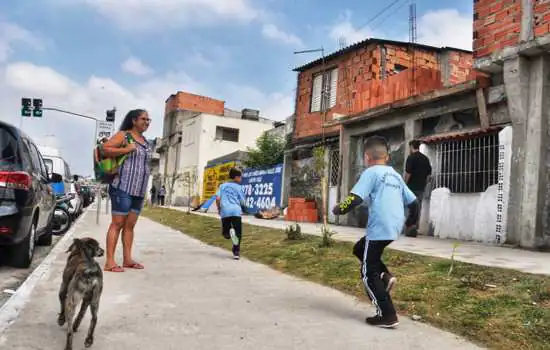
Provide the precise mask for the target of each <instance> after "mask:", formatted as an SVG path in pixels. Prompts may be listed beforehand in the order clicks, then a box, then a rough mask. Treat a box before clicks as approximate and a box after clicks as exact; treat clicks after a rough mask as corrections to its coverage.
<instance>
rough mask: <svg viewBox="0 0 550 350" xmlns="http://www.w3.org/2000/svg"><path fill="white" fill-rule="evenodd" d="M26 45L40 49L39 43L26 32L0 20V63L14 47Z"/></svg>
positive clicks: (33, 36) (32, 35) (31, 34)
mask: <svg viewBox="0 0 550 350" xmlns="http://www.w3.org/2000/svg"><path fill="white" fill-rule="evenodd" d="M19 44H21V45H28V46H30V47H32V48H34V49H42V48H43V46H42V44H41V41H40V40H39V39H38V38H37V37H36V36H35V35H34V34H33V33H31V32H29V31H28V30H26V29H24V28H21V27H20V26H18V25H16V24H13V23H10V22H5V21H2V20H0V62H4V61H6V60H7V59H8V57H9V56H10V55H11V54H12V53H13V47H14V46H15V45H19Z"/></svg>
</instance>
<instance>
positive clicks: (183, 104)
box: [165, 91, 225, 115]
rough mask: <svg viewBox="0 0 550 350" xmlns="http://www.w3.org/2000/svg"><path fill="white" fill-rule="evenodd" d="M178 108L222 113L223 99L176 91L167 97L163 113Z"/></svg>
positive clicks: (216, 113)
mask: <svg viewBox="0 0 550 350" xmlns="http://www.w3.org/2000/svg"><path fill="white" fill-rule="evenodd" d="M178 109H183V110H188V111H193V112H202V113H210V114H215V115H223V114H224V109H225V101H221V100H216V99H214V98H211V97H206V96H201V95H195V94H191V93H188V92H183V91H178V92H177V93H176V94H174V95H171V96H170V97H168V99H167V100H166V103H165V113H167V114H168V113H170V112H172V111H176V110H178Z"/></svg>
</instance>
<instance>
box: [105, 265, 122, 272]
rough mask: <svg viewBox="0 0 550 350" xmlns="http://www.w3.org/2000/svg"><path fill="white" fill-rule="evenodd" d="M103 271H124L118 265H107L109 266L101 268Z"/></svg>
mask: <svg viewBox="0 0 550 350" xmlns="http://www.w3.org/2000/svg"><path fill="white" fill-rule="evenodd" d="M103 270H104V271H107V272H124V268H122V267H120V266H116V265H115V266H113V267H109V268H107V267H106V268H104V269H103Z"/></svg>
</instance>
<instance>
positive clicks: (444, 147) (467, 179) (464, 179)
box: [433, 133, 499, 193]
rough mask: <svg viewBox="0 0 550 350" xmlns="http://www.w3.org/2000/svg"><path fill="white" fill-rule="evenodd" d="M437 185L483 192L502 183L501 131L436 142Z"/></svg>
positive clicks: (451, 188) (435, 182)
mask: <svg viewBox="0 0 550 350" xmlns="http://www.w3.org/2000/svg"><path fill="white" fill-rule="evenodd" d="M435 152H436V161H435V164H434V166H433V181H434V182H433V184H434V188H438V187H446V188H449V189H450V191H451V192H453V193H479V192H484V191H485V190H486V189H487V188H488V187H489V186H492V185H494V184H496V183H498V163H499V143H498V133H491V134H486V135H482V136H476V137H472V138H469V139H460V140H449V141H444V142H441V143H437V144H435Z"/></svg>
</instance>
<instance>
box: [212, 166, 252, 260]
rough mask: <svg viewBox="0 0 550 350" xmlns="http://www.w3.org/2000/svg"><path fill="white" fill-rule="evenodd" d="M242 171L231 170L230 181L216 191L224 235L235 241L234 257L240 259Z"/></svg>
mask: <svg viewBox="0 0 550 350" xmlns="http://www.w3.org/2000/svg"><path fill="white" fill-rule="evenodd" d="M241 176H242V173H241V171H240V170H239V169H236V168H231V170H229V179H230V180H229V181H228V182H226V183H224V184H222V185H221V186H220V188H219V189H218V192H216V205H217V207H218V212H219V213H220V216H221V218H222V235H223V236H224V237H225V238H226V239H231V241H232V242H233V259H235V260H239V258H240V252H241V238H242V220H241V216H242V213H243V207H244V204H245V198H244V191H243V188H242V186H241Z"/></svg>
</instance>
